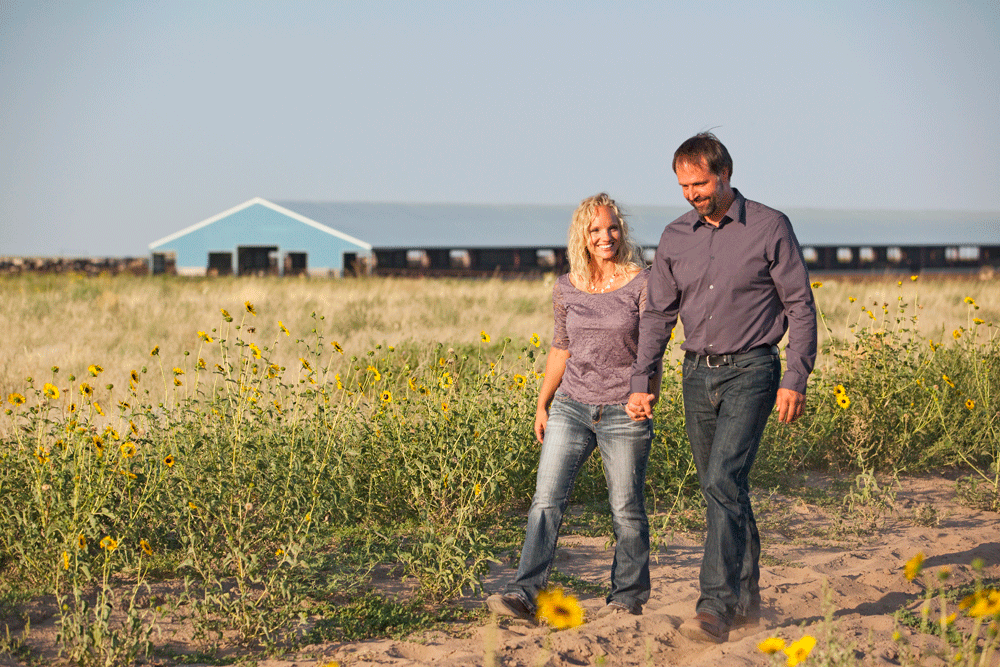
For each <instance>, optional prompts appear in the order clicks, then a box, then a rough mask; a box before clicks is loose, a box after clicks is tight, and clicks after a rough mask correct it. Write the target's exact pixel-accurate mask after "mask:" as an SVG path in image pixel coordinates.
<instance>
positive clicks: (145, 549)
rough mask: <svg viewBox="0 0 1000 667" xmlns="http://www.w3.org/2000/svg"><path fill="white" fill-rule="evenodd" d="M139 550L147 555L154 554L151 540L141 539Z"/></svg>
mask: <svg viewBox="0 0 1000 667" xmlns="http://www.w3.org/2000/svg"><path fill="white" fill-rule="evenodd" d="M139 550H140V551H142V553H144V554H146V555H147V556H152V555H153V547H151V546H149V542H147V541H146V540H145V539H142V540H139Z"/></svg>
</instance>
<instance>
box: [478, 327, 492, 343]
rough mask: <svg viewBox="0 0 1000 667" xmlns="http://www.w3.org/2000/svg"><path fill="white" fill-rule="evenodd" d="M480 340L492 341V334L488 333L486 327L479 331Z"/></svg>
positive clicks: (484, 341)
mask: <svg viewBox="0 0 1000 667" xmlns="http://www.w3.org/2000/svg"><path fill="white" fill-rule="evenodd" d="M479 340H480V341H481V342H483V343H488V342H490V335H489V334H488V333H486V330H485V329H484V330H482V331H480V332H479Z"/></svg>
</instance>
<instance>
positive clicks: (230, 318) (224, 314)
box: [219, 308, 233, 322]
mask: <svg viewBox="0 0 1000 667" xmlns="http://www.w3.org/2000/svg"><path fill="white" fill-rule="evenodd" d="M219 310H221V311H222V319H224V320H225V321H227V322H232V321H233V316H232V315H230V314H229V311H228V310H226V309H225V308H220V309H219Z"/></svg>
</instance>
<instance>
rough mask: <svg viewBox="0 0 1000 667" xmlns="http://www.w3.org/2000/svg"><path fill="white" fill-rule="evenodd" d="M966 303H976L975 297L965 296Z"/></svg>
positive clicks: (972, 304)
mask: <svg viewBox="0 0 1000 667" xmlns="http://www.w3.org/2000/svg"><path fill="white" fill-rule="evenodd" d="M965 303H967V304H969V305H970V306H974V305H976V301H975V299H973V298H972V297H971V296H967V297H965Z"/></svg>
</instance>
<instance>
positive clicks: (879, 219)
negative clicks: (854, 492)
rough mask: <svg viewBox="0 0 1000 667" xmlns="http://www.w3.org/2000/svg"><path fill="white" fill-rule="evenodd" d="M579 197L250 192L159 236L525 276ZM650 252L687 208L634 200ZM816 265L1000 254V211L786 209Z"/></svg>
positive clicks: (187, 256) (200, 261) (251, 254)
mask: <svg viewBox="0 0 1000 667" xmlns="http://www.w3.org/2000/svg"><path fill="white" fill-rule="evenodd" d="M574 208H575V206H573V205H532V204H431V203H393V202H304V201H283V202H279V203H272V202H269V201H267V200H264V199H261V198H259V197H258V198H255V199H251V200H250V201H248V202H245V203H243V204H240V205H239V206H236V207H234V208H231V209H229V210H228V211H224V212H223V213H220V214H219V215H216V216H213V217H211V218H209V219H207V220H204V221H202V222H199V223H198V224H196V225H192V226H190V227H188V228H186V229H182V230H181V231H179V232H177V233H175V234H171V235H170V236H167V237H165V238H163V239H160V240H159V241H156V242H154V243H151V244H150V246H149V247H150V250H151V251H152V253H153V264H152V266H153V272H154V273H160V272H164V271H167V272H174V271H176V273H178V274H180V275H205V274H210V275H225V274H230V273H234V274H239V275H248V274H249V275H253V274H259V273H264V274H272V275H314V276H339V275H344V273H345V272H347V273H353V272H364V273H368V272H372V271H374V272H375V273H377V274H381V275H441V276H445V275H451V276H483V275H501V274H506V275H518V274H519V275H524V274H533V273H538V272H543V271H562V270H566V269H567V265H566V245H567V238H566V235H567V229H568V227H569V223H570V219H571V218H572V216H573V210H574ZM624 209H625V212H626V214H627V220H628V224H629V227H630V229H631V232H632V238H633V239H634V240H635V241H636V242H637V243H639V244H640V245H642V246H643V247H644V248H646V249H647V257H648V258H650V259H651V258H652V249H653V248H655V247H656V244H657V243H658V241H659V239H660V234H661V233H662V232H663V228H664V226H665V225H667V224H668V223H669V222H670V221H671V220H673V219H675V218H676V217H677V216H679V215H681V214H682V213H684V212H685V211H686V210H690V209H688V208H685V207H669V206H628V205H626V206H625V207H624ZM785 213H787V214H788V216H789V218H790V219H791V221H792V224H793V226H794V228H795V232H796V236H797V237H798V239H799V242H800V243H801V245H802V246H803V253H804V255H805V259H806V263H807V264H808V266H809V268H810V270H847V271H856V270H902V271H916V270H920V269H921V268H928V269H947V270H951V269H974V268H976V267H978V266H987V265H989V266H997V265H998V263H1000V245H997V244H998V240H1000V239H998V228H1000V224H998V220H1000V214H998V213H990V212H983V213H967V212H966V213H956V212H947V211H924V212H914V211H833V210H830V211H828V210H815V209H788V210H786V211H785Z"/></svg>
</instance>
